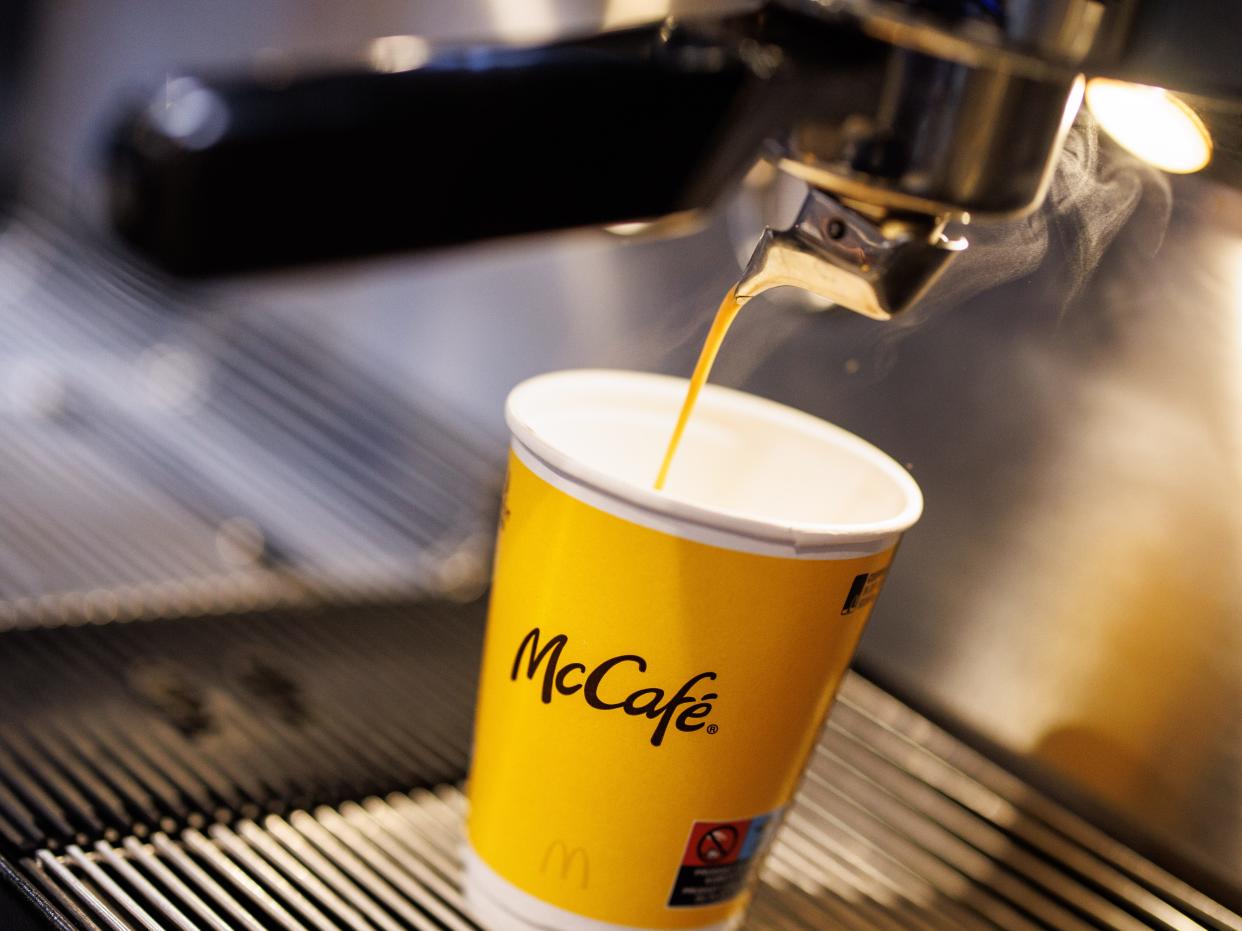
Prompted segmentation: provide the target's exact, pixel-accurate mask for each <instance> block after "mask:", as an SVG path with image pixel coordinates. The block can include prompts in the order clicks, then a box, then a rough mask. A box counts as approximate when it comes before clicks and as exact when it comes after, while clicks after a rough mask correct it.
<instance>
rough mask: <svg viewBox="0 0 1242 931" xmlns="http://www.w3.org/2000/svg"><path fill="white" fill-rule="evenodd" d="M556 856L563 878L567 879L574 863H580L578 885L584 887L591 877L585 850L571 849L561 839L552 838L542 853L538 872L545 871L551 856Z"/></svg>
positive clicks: (551, 861) (549, 864) (550, 862)
mask: <svg viewBox="0 0 1242 931" xmlns="http://www.w3.org/2000/svg"><path fill="white" fill-rule="evenodd" d="M554 857H556V858H557V859H558V860H559V863H560V876H561V879H563V880H568V879H569V875H570V873H571V872H572V871H573V868H574V865H575V864H581V866H582V869H581V870H580V871H579V878H578V885H579V887H580V888H582V889H585V888H586V887H587V885H588V883H589V882H590V879H591V864H590V861H589V859H588V858H587V852H586V851H585V850H584V849H583V848H581V847H574V848H573V849H572V850H571V849H570V847H569V845H568V844H566V843H565V842H564V841H563V840H554V841H552V843H550V844H548V849H547V850H545V851H544V853H543V865H542V866H541V867H540V868H539V869H540V872H542V873H546V872H547V871H548V867H550V866H552V863H553V858H554Z"/></svg>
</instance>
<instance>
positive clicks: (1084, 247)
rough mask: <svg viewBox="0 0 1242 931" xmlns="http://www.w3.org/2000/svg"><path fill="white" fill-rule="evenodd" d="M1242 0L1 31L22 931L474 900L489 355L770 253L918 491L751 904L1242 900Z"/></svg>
mask: <svg viewBox="0 0 1242 931" xmlns="http://www.w3.org/2000/svg"><path fill="white" fill-rule="evenodd" d="M208 6H210V8H208ZM1235 7H1236V5H1234V4H1230V3H1227V2H1223V0H1217V2H1208V0H1197V2H1195V3H1186V4H1176V5H1174V4H1161V3H1156V2H1140V0H1129V2H1124V0H1116V2H1113V0H1108V2H1105V0H1048V2H1043V3H1035V2H990V0H973V2H965V0H963V2H952V0H943V2H942V0H935V2H932V0H926V2H913V0H911V2H871V0H782V2H779V3H767V4H763V5H756V4H748V3H737V4H732V3H731V4H695V3H690V2H687V3H680V2H675V3H673V4H672V5H671V6H670V5H669V4H668V3H665V2H659V3H643V2H632V3H627V2H616V0H609V2H607V3H591V2H581V3H576V4H575V3H557V2H542V0H526V2H522V3H516V2H515V3H482V2H481V3H477V4H452V5H450V4H443V5H437V4H429V5H426V8H425V9H423V8H421V7H420V8H419V9H417V10H413V9H409V8H406V6H405V5H401V4H394V3H388V2H386V0H374V2H367V3H364V4H357V5H351V7H350V8H349V9H348V10H345V9H343V8H340V7H338V5H334V4H328V3H311V4H306V3H301V4H294V3H274V4H271V5H265V7H264V8H263V9H259V8H258V7H257V5H253V4H240V3H220V4H211V5H201V6H193V7H186V8H184V9H178V10H176V11H175V12H173V11H170V10H169V9H167V8H166V7H165V6H163V5H161V4H156V3H153V2H150V0H107V2H104V0H96V2H93V3H86V2H82V3H69V4H65V5H61V6H58V7H50V6H49V7H46V8H45V7H37V6H34V5H32V4H21V3H17V4H14V5H13V6H12V7H11V8H10V9H9V11H8V12H6V13H3V14H0V17H2V16H8V17H10V20H9V21H8V22H6V23H5V26H6V35H5V36H4V37H3V41H4V42H6V43H8V46H9V47H10V48H11V51H12V54H11V55H9V56H6V59H5V62H4V65H3V67H4V70H3V71H2V72H0V80H3V81H4V85H3V93H2V94H0V107H2V108H3V109H2V110H0V158H3V162H0V177H2V178H3V179H4V180H5V182H6V184H5V188H4V190H5V191H6V192H7V194H6V196H7V201H6V203H5V207H4V219H3V227H0V389H2V391H0V420H2V421H3V422H4V423H5V424H6V431H5V435H6V439H5V441H4V443H2V444H0V463H3V465H2V466H0V528H3V530H2V532H0V669H3V670H4V675H3V676H0V693H2V694H3V696H4V702H3V707H4V709H5V710H4V712H3V713H0V923H3V925H4V927H16V928H21V929H25V928H44V927H51V928H61V929H68V928H74V929H108V931H129V929H179V931H180V929H190V928H204V929H207V928H210V929H213V931H224V929H235V928H240V929H246V931H259V929H269V928H279V929H284V931H291V929H303V928H305V929H329V931H330V929H342V928H350V929H352V928H366V929H399V928H422V929H428V928H453V929H466V931H473V929H476V928H477V927H478V925H477V924H476V922H475V919H474V918H473V916H472V915H471V914H470V911H469V909H468V908H467V906H466V905H465V903H464V902H463V901H462V899H461V895H460V893H459V891H458V888H457V882H458V879H459V872H460V864H459V862H458V860H457V848H458V839H459V836H460V830H461V820H462V817H463V814H464V811H463V804H464V800H463V797H462V795H461V791H460V788H459V784H460V780H461V779H462V777H463V776H464V774H465V771H466V762H467V757H468V752H469V732H470V714H471V697H472V695H473V689H474V675H475V667H476V665H477V659H478V651H479V648H480V642H481V634H482V623H483V616H484V613H485V604H484V602H483V600H482V599H483V598H484V597H485V588H486V581H487V573H488V567H489V552H488V548H489V546H490V538H491V533H492V528H493V525H494V520H495V506H496V500H497V496H498V491H499V487H500V482H501V480H502V476H501V469H502V466H503V452H504V449H503V446H504V435H503V431H502V430H501V429H500V425H499V412H500V409H501V402H502V399H503V396H504V393H505V391H506V390H507V389H508V388H509V387H510V386H511V385H512V384H514V383H516V382H517V381H518V380H520V379H521V378H522V377H525V376H526V375H528V374H533V373H535V372H538V371H542V370H547V369H550V368H556V367H569V366H582V365H608V366H618V367H627V368H647V369H657V370H661V371H668V372H673V373H677V374H685V373H686V372H687V371H688V367H689V364H690V361H691V360H692V357H693V351H694V349H695V348H696V345H695V344H696V339H697V337H698V336H699V335H700V334H701V333H702V330H703V327H704V326H705V325H706V322H707V314H708V311H709V310H710V308H711V307H713V306H714V305H715V303H716V302H717V301H718V300H719V298H720V296H721V295H722V294H723V293H724V291H725V289H726V288H728V287H729V286H731V285H733V284H734V283H737V284H738V288H739V294H740V295H742V296H744V297H746V298H748V299H752V303H751V306H750V307H749V308H748V309H747V311H746V312H745V313H744V314H742V316H741V317H740V318H739V321H738V324H737V326H736V334H735V335H734V336H733V337H731V342H730V344H729V345H728V346H727V347H726V350H725V356H724V357H723V358H722V360H721V363H720V367H719V369H718V375H717V376H716V377H717V378H718V379H719V380H721V381H723V382H725V383H728V384H734V385H738V386H741V387H745V388H746V389H747V390H751V391H754V392H756V393H759V394H763V395H766V396H770V397H774V398H776V399H778V400H781V401H784V402H786V403H790V404H792V405H794V406H797V407H801V408H804V409H806V410H809V411H811V412H813V413H816V414H818V415H821V416H824V417H827V418H828V419H830V420H832V421H834V422H836V423H839V424H841V425H842V426H845V427H847V428H848V429H851V430H852V431H854V432H856V433H858V434H860V435H862V436H864V437H866V438H868V439H871V440H873V441H874V442H876V443H877V444H878V445H879V446H881V447H882V448H884V449H886V450H889V451H891V452H892V453H893V455H894V456H895V457H896V458H898V459H899V460H901V461H903V462H904V463H906V465H907V468H910V469H911V470H912V472H913V474H914V475H915V477H916V478H917V479H918V480H919V482H920V484H921V485H922V487H923V488H924V491H925V494H926V497H927V502H928V506H927V512H926V516H925V518H924V521H923V523H922V524H920V526H919V528H918V529H917V530H916V531H915V532H913V533H911V534H910V536H909V538H908V540H907V541H906V543H905V544H904V546H903V552H902V571H901V572H900V573H897V574H895V575H894V578H893V579H892V581H891V583H890V584H889V586H888V587H887V589H886V593H885V595H884V597H883V598H882V599H881V600H880V602H879V606H878V607H877V609H876V613H875V615H874V617H873V619H872V621H871V623H870V627H869V630H868V633H867V634H866V636H865V637H864V641H863V643H862V646H861V648H860V652H859V656H858V659H857V662H856V667H857V672H856V673H855V674H854V675H853V676H852V678H851V679H850V680H849V682H848V683H847V685H846V687H845V688H844V690H843V692H842V695H841V698H840V701H839V703H838V706H837V707H836V709H835V710H834V711H833V714H832V716H831V719H830V722H829V726H828V729H827V730H826V731H825V734H824V737H823V740H822V742H821V744H820V747H819V749H818V750H817V752H816V756H815V760H814V762H813V764H812V767H811V770H810V772H809V774H808V777H807V779H806V782H805V784H804V786H803V788H802V790H801V793H800V795H799V799H798V802H797V803H796V805H795V807H794V810H793V811H792V812H791V814H790V816H789V818H788V823H787V825H786V827H785V828H784V829H783V832H782V834H781V835H780V836H779V837H778V839H777V841H776V843H775V845H774V847H773V851H772V856H771V858H770V862H769V864H768V865H767V867H766V869H765V872H764V875H763V877H762V884H761V888H760V890H759V892H758V895H757V898H756V905H755V908H754V910H753V915H752V919H751V926H753V927H756V928H829V927H843V928H860V929H897V928H924V929H932V928H946V929H947V928H972V929H974V928H978V929H985V928H986V929H990V928H1005V929H1008V928H1020V929H1028V928H1030V929H1063V928H1064V929H1080V928H1081V929H1087V928H1122V929H1138V928H1166V929H1167V928H1177V929H1182V928H1187V929H1188V928H1213V929H1219V928H1239V927H1242V917H1239V914H1240V913H1242V880H1240V879H1239V876H1238V872H1237V868H1236V864H1237V863H1238V862H1239V855H1240V854H1242V816H1239V814H1238V811H1239V810H1240V809H1239V804H1238V803H1239V800H1242V775H1239V773H1242V768H1239V766H1238V765H1237V764H1238V758H1239V753H1240V752H1242V730H1240V729H1239V726H1240V725H1239V722H1242V687H1240V686H1239V685H1238V683H1239V682H1242V677H1240V676H1239V673H1242V631H1240V630H1239V628H1238V625H1237V622H1236V620H1235V619H1236V617H1237V616H1238V610H1239V609H1240V608H1242V583H1239V581H1238V579H1237V578H1235V576H1236V573H1235V572H1234V571H1233V567H1234V566H1236V565H1237V564H1238V559H1239V556H1242V533H1240V531H1242V509H1240V508H1239V505H1238V504H1237V499H1238V495H1237V494H1236V490H1237V483H1238V480H1239V475H1240V474H1242V460H1240V459H1239V450H1240V449H1242V443H1240V442H1239V441H1242V420H1240V419H1239V418H1238V417H1237V411H1238V409H1239V406H1238V404H1239V389H1240V387H1242V380H1240V379H1239V372H1240V371H1242V322H1240V320H1239V318H1238V313H1239V310H1240V309H1242V303H1239V301H1240V300H1242V298H1240V297H1239V295H1242V225H1240V224H1239V222H1238V219H1237V218H1238V217H1239V216H1242V212H1240V209H1242V194H1239V193H1238V191H1237V187H1238V186H1239V179H1242V149H1239V147H1238V138H1239V136H1238V132H1239V130H1238V127H1239V125H1242V122H1240V117H1242V111H1240V110H1239V109H1238V104H1237V102H1236V101H1237V100H1238V99H1239V92H1240V91H1242V65H1240V64H1239V60H1238V55H1237V49H1236V44H1237V43H1236V39H1235V36H1236V35H1237V34H1238V26H1240V25H1242V22H1240V21H1239V20H1240V18H1242V10H1239V9H1237V8H1235ZM0 22H3V19H2V18H0ZM1087 79H1094V80H1097V81H1101V80H1113V81H1119V82H1125V84H1127V85H1132V84H1137V85H1145V86H1150V87H1159V88H1163V89H1166V90H1165V91H1161V92H1160V93H1161V94H1164V95H1165V98H1167V97H1168V96H1169V94H1170V93H1171V94H1175V95H1176V100H1177V101H1179V102H1180V103H1181V105H1184V106H1189V107H1190V108H1192V109H1193V112H1194V113H1195V114H1196V115H1197V116H1196V117H1195V119H1196V120H1197V121H1198V126H1199V128H1200V129H1201V130H1202V131H1203V133H1204V135H1205V138H1207V137H1210V138H1211V140H1212V143H1213V144H1214V152H1213V153H1212V160H1211V163H1210V164H1209V165H1208V166H1207V167H1206V169H1204V170H1203V171H1201V172H1199V173H1198V174H1195V175H1189V176H1186V177H1173V176H1169V175H1166V174H1164V173H1162V172H1160V171H1159V170H1157V169H1155V168H1152V167H1151V166H1149V165H1147V164H1144V163H1143V162H1142V161H1140V160H1139V159H1137V158H1136V157H1135V156H1133V155H1130V154H1128V153H1127V152H1125V151H1124V150H1123V149H1122V148H1121V147H1120V146H1119V145H1118V143H1117V142H1115V141H1113V140H1112V139H1110V137H1109V136H1108V135H1107V132H1105V131H1104V130H1102V129H1101V126H1105V127H1107V126H1108V123H1107V119H1106V118H1107V116H1108V114H1107V113H1106V112H1104V110H1103V109H1102V108H1101V110H1100V112H1099V113H1097V114H1095V115H1094V116H1093V115H1092V114H1089V113H1088V112H1087V111H1086V109H1084V107H1083V96H1084V88H1088V94H1089V93H1090V90H1089V88H1090V87H1091V86H1092V85H1089V84H1088V83H1087ZM1095 86H1106V85H1103V84H1097V85H1095ZM1157 115H1158V114H1156V113H1154V112H1153V113H1151V114H1150V115H1149V118H1150V120H1151V121H1152V122H1153V123H1154V121H1155V119H1156V117H1157ZM1119 138H1120V137H1119ZM842 310H851V311H855V313H844V312H842ZM735 346H736V349H735V348H734V347H735Z"/></svg>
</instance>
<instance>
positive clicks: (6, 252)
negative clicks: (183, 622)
mask: <svg viewBox="0 0 1242 931" xmlns="http://www.w3.org/2000/svg"><path fill="white" fill-rule="evenodd" d="M0 281H2V282H3V283H4V285H5V286H4V287H3V288H0V424H2V425H3V429H4V431H5V435H6V442H5V443H4V445H3V448H2V449H0V470H2V471H3V473H4V476H5V480H4V482H3V483H0V536H2V537H3V540H4V544H3V545H4V547H5V556H4V558H3V560H0V627H3V626H6V625H12V624H17V625H21V624H27V623H65V622H70V621H73V620H75V619H84V618H94V619H97V620H106V619H109V618H111V619H116V618H126V617H141V616H154V615H177V614H185V613H195V612H198V613H202V612H211V611H225V610H232V609H236V608H239V607H242V608H244V607H245V606H246V605H250V606H254V605H257V604H261V603H265V604H272V605H275V604H281V603H284V604H289V603H300V602H303V603H304V602H307V600H308V599H309V600H311V601H313V600H317V599H323V598H329V599H331V598H338V599H339V598H368V597H370V598H383V597H395V596H396V595H398V594H399V593H401V592H407V593H408V592H413V591H418V590H427V591H434V590H436V589H438V588H441V587H442V586H444V585H447V586H449V587H450V588H452V587H459V588H460V589H461V590H462V591H466V590H468V589H473V591H475V592H477V591H478V590H479V588H480V587H481V586H482V584H483V582H484V577H485V572H486V558H487V557H486V551H487V547H488V545H489V544H488V542H487V541H488V539H489V537H490V534H491V509H492V506H491V504H490V503H489V502H488V500H487V497H486V495H487V492H484V491H483V489H485V488H487V487H488V486H492V487H498V483H499V468H498V466H497V457H496V455H495V451H494V449H493V447H492V446H491V444H490V443H489V442H488V441H487V439H486V438H481V437H480V436H479V435H478V432H477V431H476V430H472V429H471V428H470V427H469V426H468V424H466V423H465V422H463V421H462V420H461V418H460V417H456V416H454V417H452V419H453V420H455V421H456V422H455V423H454V424H453V425H452V426H449V424H448V422H447V421H448V420H449V419H450V418H449V416H448V415H446V414H444V413H443V412H441V414H440V415H439V416H438V417H437V415H436V414H433V413H430V411H431V410H433V409H435V408H436V407H437V402H436V401H435V399H434V397H433V395H432V394H431V393H430V392H423V393H422V394H421V401H419V402H415V403H414V404H411V403H410V401H409V400H407V399H405V398H402V397H398V396H395V395H394V394H393V393H392V392H391V391H388V390H385V386H384V385H383V384H382V382H380V381H378V380H376V379H375V378H374V377H373V376H372V375H371V374H370V373H369V372H367V371H366V370H365V369H364V368H357V367H352V366H349V365H342V364H341V360H340V359H339V357H338V355H337V353H336V352H335V350H334V349H333V348H332V347H331V346H329V345H326V344H324V343H322V342H321V341H320V340H319V339H318V338H317V337H316V335H315V334H314V333H312V332H307V331H305V330H301V329H299V328H297V327H292V328H291V327H288V326H272V325H270V324H269V323H265V322H264V319H263V316H262V315H261V314H251V315H248V316H246V318H245V319H246V321H247V322H242V319H241V316H240V315H239V308H238V307H237V306H235V305H233V306H227V307H226V306H218V307H216V308H215V309H208V308H206V307H204V306H202V305H201V303H200V304H199V305H198V309H197V311H196V312H195V313H194V314H192V315H189V316H183V315H178V314H177V313H176V312H175V311H173V307H174V306H175V305H177V304H182V305H183V306H184V302H185V301H186V296H185V295H184V294H182V295H177V294H176V293H175V291H174V288H173V286H171V285H170V283H168V282H166V281H161V280H160V279H158V278H155V277H152V276H151V275H150V274H149V273H147V272H146V271H144V270H143V269H141V268H138V267H136V266H133V265H130V264H129V263H128V262H127V261H126V260H125V258H124V257H123V256H121V255H120V254H118V253H116V252H114V251H112V250H110V249H109V248H108V247H107V246H106V244H103V243H101V242H99V241H97V240H95V239H93V238H91V237H89V236H88V235H85V234H84V232H83V231H82V230H81V228H80V218H78V217H74V216H72V215H70V216H69V217H67V218H62V219H61V220H59V221H50V220H48V219H46V218H45V217H42V216H37V215H34V214H29V213H28V214H24V215H21V216H18V217H15V218H13V219H12V220H11V221H10V222H9V224H8V225H7V227H6V228H4V230H3V231H2V232H0Z"/></svg>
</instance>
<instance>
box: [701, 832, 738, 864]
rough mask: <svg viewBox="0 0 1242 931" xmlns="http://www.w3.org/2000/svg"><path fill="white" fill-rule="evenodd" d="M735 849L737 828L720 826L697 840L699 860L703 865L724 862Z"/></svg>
mask: <svg viewBox="0 0 1242 931" xmlns="http://www.w3.org/2000/svg"><path fill="white" fill-rule="evenodd" d="M736 847H737V828H735V827H734V826H733V825H731V824H722V825H720V827H716V828H712V829H711V830H710V831H708V832H707V833H706V834H704V835H703V836H702V837H700V838H699V859H700V860H702V861H703V862H704V863H713V862H715V861H721V862H724V861H725V860H726V859H727V858H728V857H729V856H730V855H731V854H732V853H733V851H734V849H735V848H736Z"/></svg>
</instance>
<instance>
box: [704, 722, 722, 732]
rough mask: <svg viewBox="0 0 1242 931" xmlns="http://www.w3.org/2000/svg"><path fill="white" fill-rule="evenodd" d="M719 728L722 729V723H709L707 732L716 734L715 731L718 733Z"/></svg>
mask: <svg viewBox="0 0 1242 931" xmlns="http://www.w3.org/2000/svg"><path fill="white" fill-rule="evenodd" d="M718 730H720V725H719V724H709V725H707V733H709V734H714V733H716V731H718Z"/></svg>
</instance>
